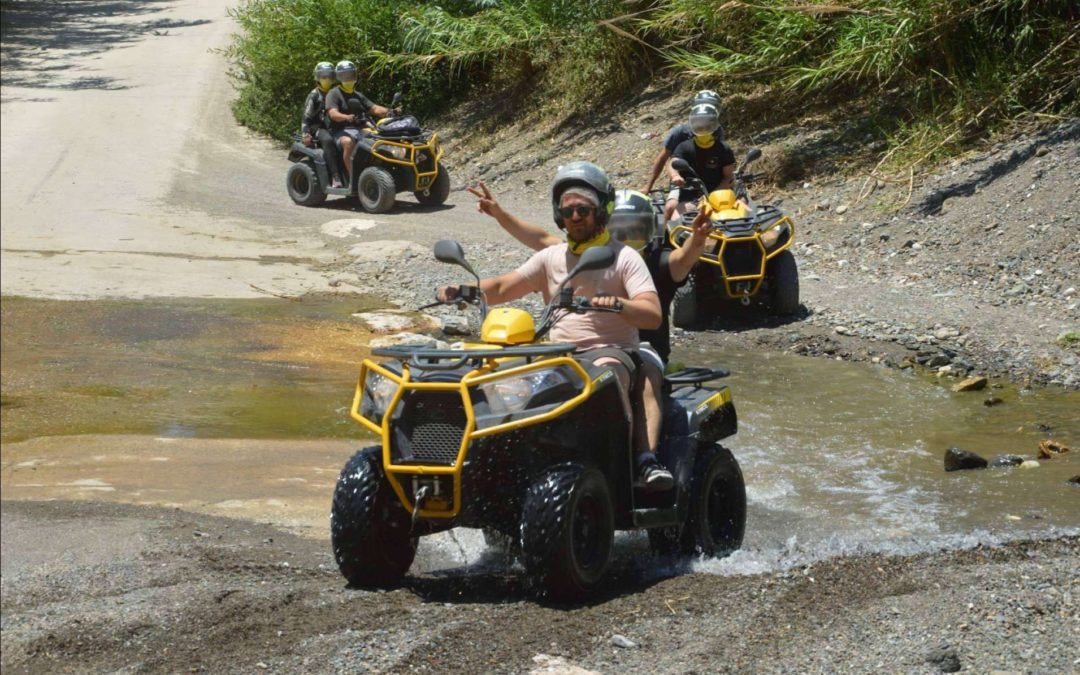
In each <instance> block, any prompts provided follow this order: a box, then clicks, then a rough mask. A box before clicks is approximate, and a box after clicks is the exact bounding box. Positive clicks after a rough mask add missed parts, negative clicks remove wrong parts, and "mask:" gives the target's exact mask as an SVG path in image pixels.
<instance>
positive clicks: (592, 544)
mask: <svg viewBox="0 0 1080 675" xmlns="http://www.w3.org/2000/svg"><path fill="white" fill-rule="evenodd" d="M435 257H436V258H437V259H438V260H440V261H442V262H446V263H452V264H456V265H460V266H461V267H463V268H465V269H466V270H468V271H469V272H471V273H473V270H472V268H471V267H470V266H469V264H468V263H467V262H466V261H465V257H464V252H463V251H462V249H461V246H460V245H459V244H458V243H457V242H454V241H440V242H438V243H437V244H436V245H435ZM614 259H615V255H614V253H613V252H612V250H611V249H610V248H607V247H600V248H592V249H589V250H588V251H586V252H585V254H584V255H583V256H582V257H581V261H580V262H579V263H578V265H577V266H576V267H575V268H574V269H573V270H572V271H571V272H570V274H569V275H568V276H567V278H566V280H564V281H563V282H562V286H561V287H560V292H559V293H557V294H556V295H555V297H553V298H552V300H551V302H550V303H549V304H548V305H547V308H546V309H545V311H544V313H543V315H542V316H541V319H540V322H539V326H537V325H536V324H535V323H534V321H533V318H532V317H531V316H530V315H529V314H528V313H526V312H524V311H522V310H518V309H511V308H496V309H493V310H492V311H491V312H490V313H486V305H485V303H484V299H483V295H482V293H481V292H480V291H479V287H478V286H471V285H467V286H462V287H460V288H461V295H460V299H459V300H455V301H454V302H458V303H460V304H459V306H460V307H464V305H465V303H466V302H467V303H470V304H473V305H476V306H478V307H479V308H480V312H481V315H482V316H483V326H482V330H481V340H482V342H481V343H476V344H466V345H463V346H462V348H461V349H431V348H423V347H418V346H397V347H388V348H380V349H374V350H372V355H373V357H381V358H382V359H383V360H382V361H376V360H374V358H373V359H365V360H364V362H363V365H362V366H361V369H360V377H359V381H358V382H357V385H356V394H355V397H354V399H353V403H352V411H351V414H352V417H353V418H354V419H355V420H356V421H358V422H359V423H360V424H362V425H363V426H364V427H366V428H367V429H368V430H369V431H371V432H372V433H374V434H376V435H377V436H378V437H379V438H380V439H381V442H380V444H379V445H375V446H372V447H368V448H364V449H362V450H360V451H359V452H357V453H356V454H355V455H353V457H352V459H350V460H349V462H348V463H347V464H346V465H345V468H344V469H343V470H342V472H341V476H340V478H339V479H338V482H337V486H336V488H335V490H334V498H333V507H332V511H331V520H330V532H331V542H332V544H333V550H334V557H335V559H336V560H337V564H338V567H339V568H340V570H341V573H342V574H343V575H344V576H345V578H346V579H347V580H348V581H349V583H350V584H351V585H353V586H358V587H376V588H379V587H388V586H392V585H395V584H397V583H399V582H400V581H401V579H402V578H403V577H404V575H405V574H406V572H407V571H408V569H409V566H410V565H411V564H412V562H413V558H414V556H415V554H416V547H417V540H418V537H420V536H424V535H429V534H434V533H437V532H441V531H444V530H449V529H451V528H455V527H471V528H480V529H482V530H483V531H484V533H485V535H486V537H485V538H486V539H487V540H488V541H489V542H491V541H492V539H493V538H494V537H495V536H496V535H500V536H501V537H503V538H504V540H505V541H508V542H511V550H514V551H515V552H517V553H518V555H519V556H520V559H521V562H522V563H523V566H524V569H525V572H526V574H527V577H528V580H529V582H530V587H532V588H534V589H536V590H538V591H540V592H542V593H544V592H546V593H547V594H548V595H549V597H551V598H552V599H554V600H556V601H578V600H581V599H584V598H585V597H587V596H588V595H589V594H590V593H592V592H593V591H594V590H595V589H596V588H597V587H598V586H600V585H601V584H602V583H603V580H604V578H605V574H606V571H607V569H608V566H609V560H610V558H611V555H612V547H613V540H614V532H615V530H632V529H642V528H646V529H648V531H649V539H650V542H651V544H652V546H653V548H654V549H655V550H657V551H658V552H663V553H669V554H693V553H702V554H706V555H723V554H726V553H728V552H730V551H733V550H735V549H737V548H738V547H739V546H740V545H741V542H742V538H743V530H744V527H745V522H746V490H745V486H744V484H743V477H742V472H741V471H740V469H739V465H738V463H737V462H736V460H735V458H734V456H732V454H731V452H730V451H729V450H727V449H726V448H725V447H723V446H722V445H720V443H719V441H720V440H721V439H723V438H726V437H728V436H731V435H732V434H734V433H735V431H736V427H737V418H736V414H735V406H734V403H733V401H732V397H731V391H730V389H729V388H728V387H726V386H707V385H708V383H710V382H713V381H715V380H717V379H719V378H722V377H725V376H726V375H727V372H726V371H723V370H714V369H708V368H691V369H685V370H682V371H680V372H678V373H674V374H671V375H668V376H667V378H666V381H665V383H664V391H663V397H662V404H663V405H664V407H665V417H664V423H663V440H662V443H661V447H660V448H659V458H660V460H661V461H662V462H663V463H664V464H665V466H667V467H668V469H670V470H671V472H672V474H673V475H674V477H675V479H676V483H675V487H674V488H673V489H672V490H669V491H667V492H663V493H652V494H646V493H645V492H644V490H643V489H642V488H641V487H640V485H637V484H636V483H635V476H634V471H633V459H632V452H631V447H632V444H631V416H630V404H629V403H628V398H627V395H626V392H624V391H623V389H622V386H621V384H620V383H619V379H618V378H617V377H615V374H614V372H613V371H611V370H610V369H609V368H607V367H596V366H593V365H592V364H591V363H589V362H587V361H582V360H578V359H576V358H575V356H574V346H573V345H571V344H565V343H552V342H544V341H541V338H542V337H543V336H544V335H546V334H547V332H548V331H549V330H550V329H551V327H552V326H553V325H554V324H555V323H556V322H557V321H558V320H559V319H560V318H561V317H563V316H566V315H567V313H568V312H587V311H618V310H613V309H601V308H595V307H591V306H590V305H589V304H588V302H587V301H586V300H585V299H583V298H574V297H573V288H571V287H568V286H567V283H568V282H569V281H570V280H571V279H573V278H574V277H575V276H576V275H578V274H581V273H582V272H586V271H589V270H598V269H602V268H604V267H607V266H609V265H611V264H613V262H614ZM473 276H474V277H475V276H476V275H475V273H473ZM477 281H479V279H478V278H477ZM485 314H486V315H485Z"/></svg>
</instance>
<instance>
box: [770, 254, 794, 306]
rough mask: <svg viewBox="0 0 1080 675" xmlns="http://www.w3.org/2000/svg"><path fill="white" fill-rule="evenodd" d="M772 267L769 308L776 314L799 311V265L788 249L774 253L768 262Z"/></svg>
mask: <svg viewBox="0 0 1080 675" xmlns="http://www.w3.org/2000/svg"><path fill="white" fill-rule="evenodd" d="M770 267H772V277H771V281H772V289H771V290H772V293H771V297H770V299H769V309H770V310H771V311H772V313H773V314H776V315H778V316H788V315H790V314H794V313H795V312H797V311H799V267H798V265H797V264H796V263H795V256H794V255H793V254H792V253H791V251H790V250H789V249H784V250H783V251H780V252H779V253H777V254H776V257H775V258H773V259H772V261H771V262H770Z"/></svg>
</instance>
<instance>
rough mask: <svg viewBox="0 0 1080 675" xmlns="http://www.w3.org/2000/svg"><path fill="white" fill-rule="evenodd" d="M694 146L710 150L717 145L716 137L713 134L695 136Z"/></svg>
mask: <svg viewBox="0 0 1080 675" xmlns="http://www.w3.org/2000/svg"><path fill="white" fill-rule="evenodd" d="M694 145H696V146H698V147H699V148H702V149H704V150H708V149H709V148H711V147H712V146H714V145H716V136H713V135H712V134H701V135H697V134H695V135H694Z"/></svg>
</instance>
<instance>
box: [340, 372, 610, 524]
mask: <svg viewBox="0 0 1080 675" xmlns="http://www.w3.org/2000/svg"><path fill="white" fill-rule="evenodd" d="M557 366H567V367H569V368H570V370H571V371H572V372H573V373H575V374H576V375H577V376H578V378H580V380H581V382H580V385H581V391H580V392H579V393H578V394H577V395H576V396H574V397H572V398H570V399H568V400H566V401H564V402H563V403H562V404H560V405H558V406H556V407H555V408H553V409H551V410H548V411H546V412H543V413H540V414H537V415H534V416H532V417H526V418H524V419H518V420H513V421H510V422H504V423H503V424H497V425H495V426H492V427H487V428H485V429H477V428H476V416H475V413H474V411H473V407H472V398H471V396H470V395H469V389H470V388H471V387H476V386H479V385H481V384H484V383H486V382H491V381H493V380H500V379H504V378H511V377H517V376H520V375H523V374H525V373H529V372H533V371H537V370H544V369H547V368H554V367H557ZM497 368H498V363H497V362H496V361H495V360H493V359H488V360H486V361H485V363H484V364H483V365H482V366H480V367H478V368H476V369H475V370H472V371H470V372H469V373H468V374H466V375H465V376H464V377H463V378H461V380H460V381H458V382H415V381H413V380H412V377H411V373H410V370H409V365H408V363H402V372H401V375H398V374H396V373H394V372H392V371H390V370H387V369H386V368H383V367H382V366H380V365H379V364H377V363H375V362H374V361H372V360H371V359H364V361H363V363H362V364H361V366H360V377H359V379H358V380H357V382H356V390H355V392H354V394H353V403H352V408H351V410H350V412H349V414H350V416H351V417H352V418H353V419H354V420H356V421H357V422H359V423H360V424H362V425H363V426H364V427H365V428H367V429H369V430H370V431H372V432H374V433H375V434H377V435H378V436H379V437H380V438H381V439H382V450H383V470H384V471H385V472H386V478H387V480H388V481H389V483H390V487H391V488H393V490H394V494H396V495H397V497H398V499H399V500H401V504H402V505H403V506H404V507H405V508H406V509H407V510H408V511H409V512H410V513H412V512H413V508H414V504H413V502H412V499H411V498H410V496H409V494H408V493H406V492H405V487H404V485H405V481H406V480H407V479H409V478H411V477H412V476H425V475H426V476H431V475H448V476H450V477H451V478H452V480H453V504H451V505H447V504H446V502H445V501H443V502H441V503H440V502H434V501H433V502H430V503H428V504H427V505H426V508H422V509H420V511H419V513H418V515H419V516H420V517H421V518H440V519H449V518H454V517H456V516H457V515H458V513H460V511H461V472H462V468H463V467H464V464H465V458H466V456H467V455H468V452H469V445H470V443H471V442H472V440H473V439H475V438H483V437H485V436H494V435H496V434H502V433H507V432H510V431H515V430H517V429H522V428H524V427H528V426H532V425H534V424H540V423H542V422H547V421H549V420H552V419H555V418H557V417H560V416H562V415H564V414H566V413H567V412H569V411H571V410H573V409H574V408H576V407H577V406H579V405H581V404H582V403H583V402H584V401H586V400H588V398H589V397H590V396H592V393H593V389H594V383H593V380H592V379H591V378H589V375H588V373H587V372H586V371H585V369H584V368H583V367H582V365H581V364H580V363H578V362H577V361H575V360H574V359H572V358H570V357H569V356H557V357H554V358H548V359H541V360H538V361H534V362H533V363H527V364H524V365H521V366H516V367H513V368H507V369H506V370H497ZM368 373H378V374H379V375H382V376H383V377H385V378H387V379H389V380H391V381H393V382H395V383H397V385H398V388H397V390H396V391H395V392H394V396H393V397H392V398H391V399H390V403H389V404H388V405H387V407H386V411H385V412H384V413H383V416H382V419H381V420H371V419H368V418H366V417H364V416H363V415H361V414H360V406H361V404H362V402H363V398H364V382H365V381H366V379H367V376H368ZM410 391H453V392H457V393H459V394H460V395H461V400H462V403H463V405H464V408H465V431H464V433H463V434H462V437H461V446H460V447H459V448H458V454H457V458H456V460H455V461H454V463H453V464H452V465H424V464H401V465H399V464H394V463H393V458H392V457H391V452H390V421H391V419H392V418H393V413H394V410H395V409H396V408H397V406H398V405H399V404H400V403H401V399H402V397H403V396H404V395H405V393H406V392H410ZM440 505H441V506H443V507H444V508H433V507H438V506H440Z"/></svg>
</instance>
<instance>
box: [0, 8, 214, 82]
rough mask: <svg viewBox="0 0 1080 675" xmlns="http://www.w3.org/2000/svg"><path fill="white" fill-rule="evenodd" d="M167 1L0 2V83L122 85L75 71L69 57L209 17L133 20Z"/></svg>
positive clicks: (76, 57) (164, 32)
mask: <svg viewBox="0 0 1080 675" xmlns="http://www.w3.org/2000/svg"><path fill="white" fill-rule="evenodd" d="M171 7H172V5H171V3H170V2H169V1H168V0H109V1H97V0H87V1H80V2H71V1H69V2H57V1H55V0H26V1H23V2H3V3H0V28H2V30H3V36H4V39H3V46H2V48H0V63H2V73H0V84H3V86H5V87H27V88H33V89H58V88H63V89H104V90H117V89H126V88H127V87H126V86H125V85H123V84H121V83H120V82H118V81H117V80H116V79H115V78H112V77H103V76H96V75H85V76H84V75H80V74H79V71H80V70H82V69H81V68H80V67H79V66H78V65H76V64H75V63H73V60H76V61H77V60H79V59H84V58H88V57H93V56H96V55H98V54H100V53H102V52H106V51H108V50H110V49H114V48H116V47H122V46H125V45H127V44H130V43H132V42H135V41H137V40H139V39H142V38H144V37H147V36H156V37H168V36H169V31H170V30H173V29H177V28H186V27H188V26H198V25H202V24H206V23H210V20H209V19H197V20H194V21H178V20H175V19H165V18H157V19H151V18H147V19H145V20H139V17H144V16H151V15H153V14H156V13H159V12H162V11H165V10H168V9H170V8H171ZM58 60H59V61H60V62H59V63H58V62H57V61H58ZM16 98H17V97H16ZM16 98H11V97H5V100H16ZM18 100H29V99H18Z"/></svg>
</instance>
